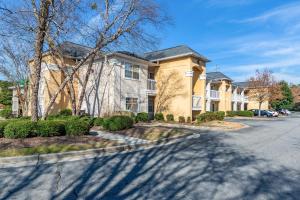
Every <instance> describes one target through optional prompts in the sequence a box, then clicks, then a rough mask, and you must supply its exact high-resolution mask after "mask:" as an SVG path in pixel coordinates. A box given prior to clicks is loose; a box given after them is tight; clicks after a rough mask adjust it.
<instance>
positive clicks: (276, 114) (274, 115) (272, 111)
mask: <svg viewBox="0 0 300 200" xmlns="http://www.w3.org/2000/svg"><path fill="white" fill-rule="evenodd" d="M268 111H269V112H271V113H272V114H273V117H278V116H279V113H278V112H277V111H275V110H268Z"/></svg>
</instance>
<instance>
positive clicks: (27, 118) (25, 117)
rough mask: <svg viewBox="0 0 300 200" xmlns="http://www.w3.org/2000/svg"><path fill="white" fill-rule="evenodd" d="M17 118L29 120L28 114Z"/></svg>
mask: <svg viewBox="0 0 300 200" xmlns="http://www.w3.org/2000/svg"><path fill="white" fill-rule="evenodd" d="M18 119H19V120H30V119H31V117H30V116H23V117H18Z"/></svg>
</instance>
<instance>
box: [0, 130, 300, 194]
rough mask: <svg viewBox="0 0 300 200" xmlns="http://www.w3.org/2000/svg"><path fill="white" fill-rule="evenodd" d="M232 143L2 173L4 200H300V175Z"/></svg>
mask: <svg viewBox="0 0 300 200" xmlns="http://www.w3.org/2000/svg"><path fill="white" fill-rule="evenodd" d="M226 137H230V136H228V135H226V134H211V133H207V134H202V135H201V137H200V138H195V139H189V140H186V141H183V142H180V143H176V144H172V145H167V146H161V147H157V148H152V149H148V150H141V151H136V152H131V153H122V154H115V155H112V156H105V157H101V158H95V159H87V160H81V161H73V162H65V163H58V164H56V165H39V166H36V167H32V168H29V169H26V168H25V169H24V168H22V169H18V168H16V169H0V180H1V182H0V186H1V188H5V191H4V192H2V193H0V199H10V198H18V197H19V198H20V197H28V198H32V199H40V197H42V198H43V199H77V198H82V199H256V198H266V199H297V198H298V197H299V196H300V173H299V171H293V170H290V169H286V168H283V167H279V166H277V167H275V166H272V165H270V164H269V163H268V162H267V161H265V160H262V159H258V158H256V157H255V156H253V155H249V154H247V153H243V152H244V151H243V150H241V149H238V148H237V147H235V146H229V145H228V144H226V143H224V141H223V140H224V139H225V138H226ZM24 171H26V172H24ZM8 174H9V175H8ZM2 180H3V182H2ZM6 187H7V188H6ZM33 195H36V196H33ZM37 197H39V198H37Z"/></svg>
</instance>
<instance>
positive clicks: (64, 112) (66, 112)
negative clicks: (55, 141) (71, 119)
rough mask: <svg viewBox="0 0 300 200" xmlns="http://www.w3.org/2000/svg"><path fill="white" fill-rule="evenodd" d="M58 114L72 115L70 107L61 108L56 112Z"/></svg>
mask: <svg viewBox="0 0 300 200" xmlns="http://www.w3.org/2000/svg"><path fill="white" fill-rule="evenodd" d="M58 115H61V116H70V115H72V110H71V109H63V110H61V111H60V112H59V113H58Z"/></svg>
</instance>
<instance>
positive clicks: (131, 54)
mask: <svg viewBox="0 0 300 200" xmlns="http://www.w3.org/2000/svg"><path fill="white" fill-rule="evenodd" d="M116 53H121V54H124V55H127V56H131V57H135V58H138V59H141V60H145V61H149V60H147V59H145V58H144V57H142V56H139V55H137V54H135V53H132V52H129V51H117V52H116Z"/></svg>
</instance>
